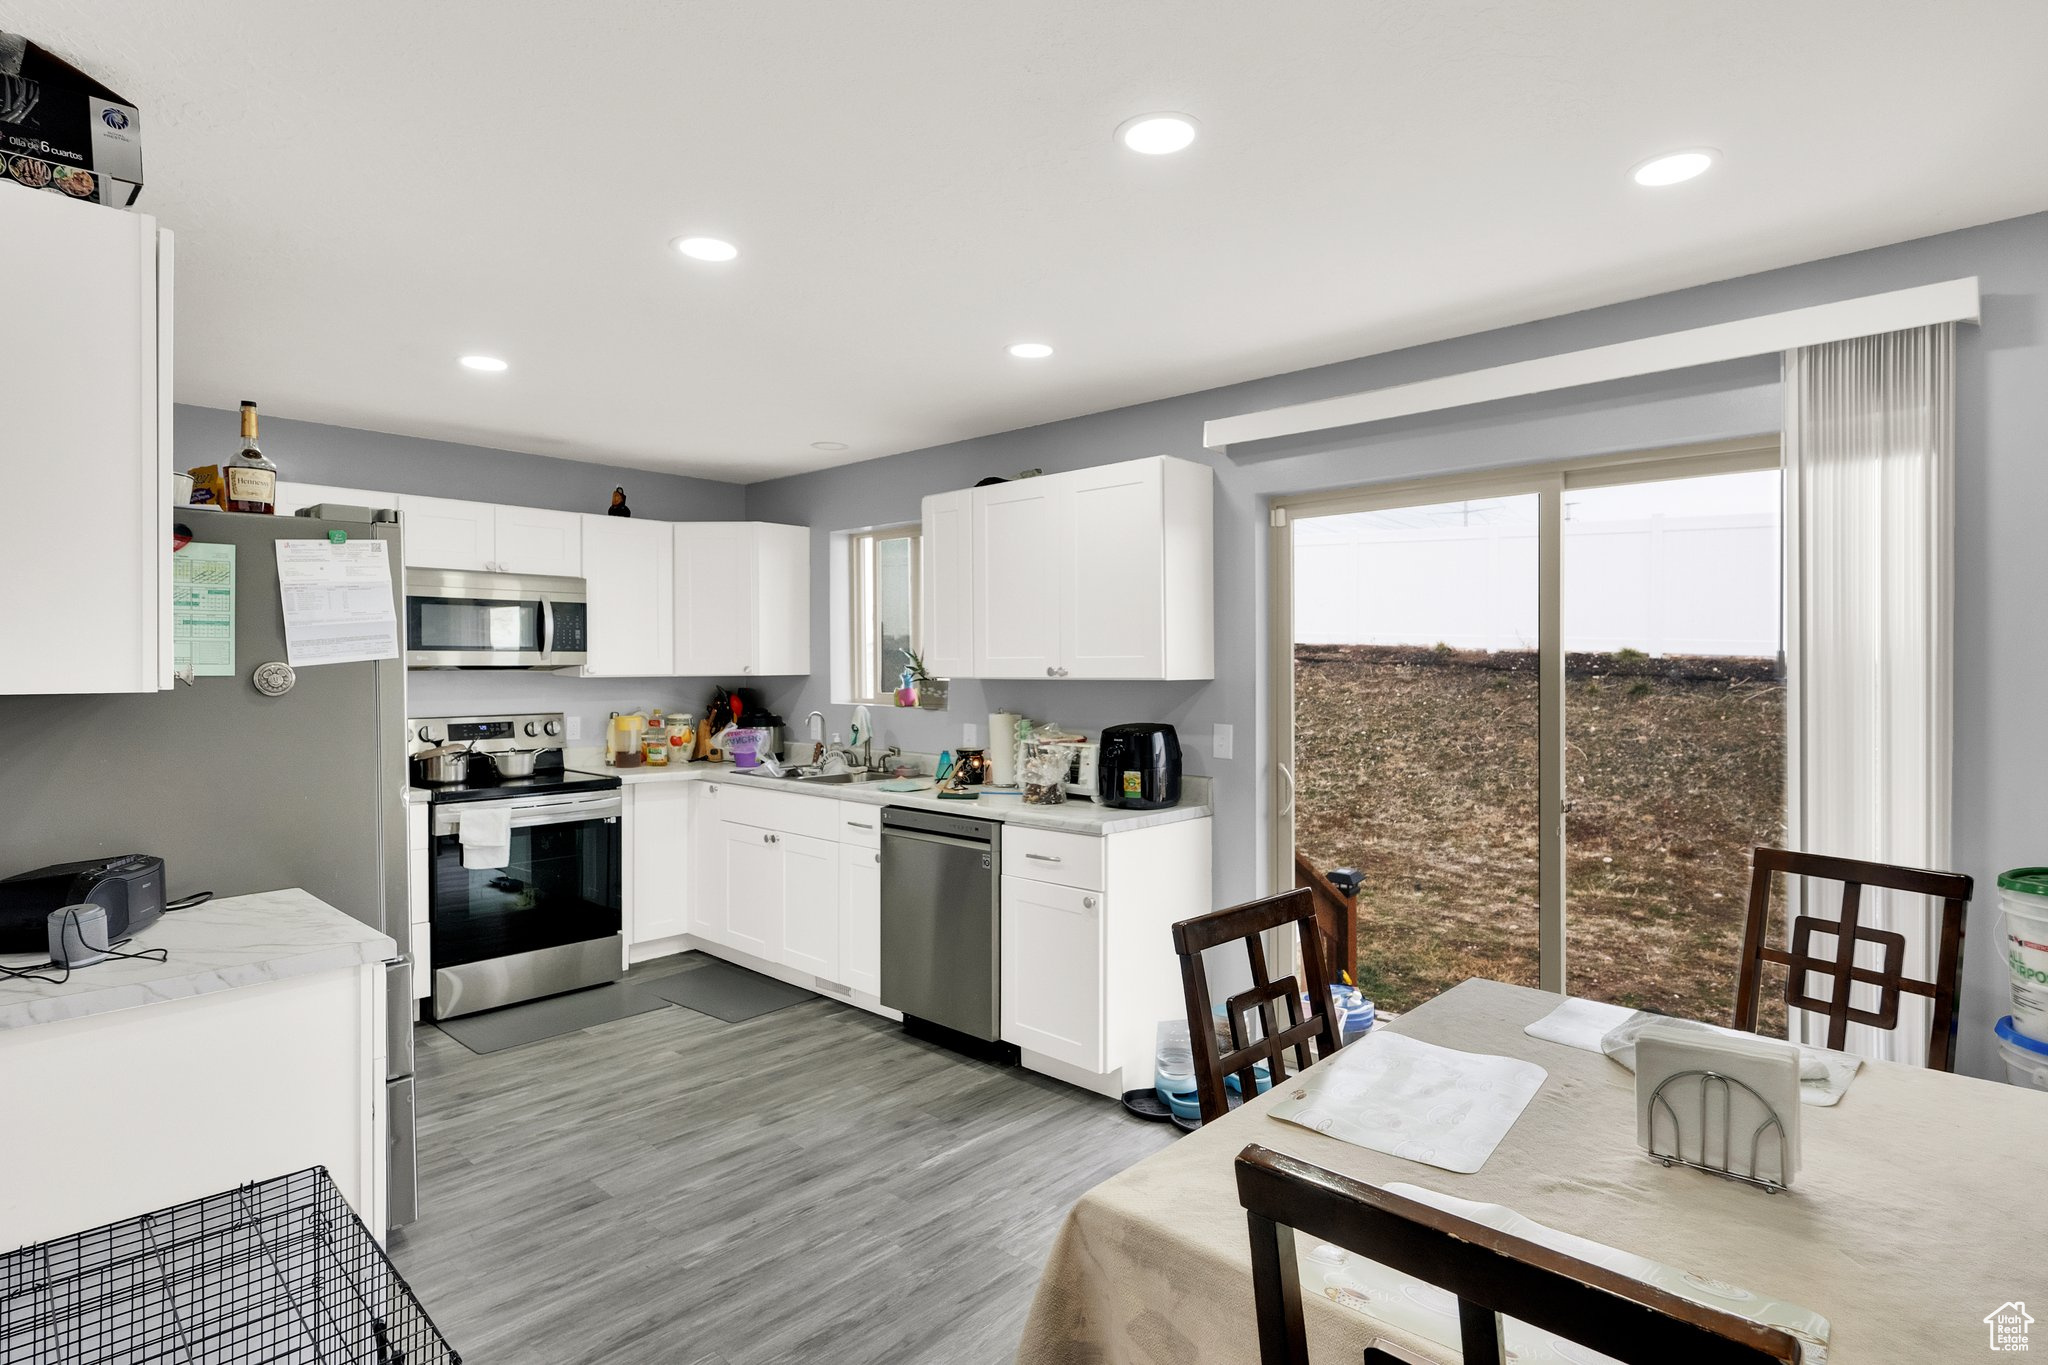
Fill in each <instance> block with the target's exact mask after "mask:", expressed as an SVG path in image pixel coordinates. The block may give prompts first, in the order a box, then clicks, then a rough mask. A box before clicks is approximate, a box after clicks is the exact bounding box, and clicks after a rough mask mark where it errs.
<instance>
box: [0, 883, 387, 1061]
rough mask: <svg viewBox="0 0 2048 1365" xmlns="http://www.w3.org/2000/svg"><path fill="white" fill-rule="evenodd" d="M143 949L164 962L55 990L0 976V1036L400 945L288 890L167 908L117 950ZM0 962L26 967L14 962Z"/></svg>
mask: <svg viewBox="0 0 2048 1365" xmlns="http://www.w3.org/2000/svg"><path fill="white" fill-rule="evenodd" d="M150 948H162V949H164V950H165V952H166V953H167V954H168V957H167V960H165V961H163V962H154V961H150V960H147V959H134V958H113V959H110V960H108V961H105V962H95V963H94V964H93V965H91V966H90V967H80V968H78V969H76V970H75V971H73V972H72V973H71V976H70V979H69V980H67V981H65V982H64V983H63V984H62V985H58V984H55V983H53V982H46V981H20V980H15V979H12V978H7V977H0V1029H5V1028H25V1027H27V1026H28V1025H31V1024H50V1023H55V1022H57V1021H58V1020H60V1019H77V1018H81V1017H83V1016H85V1015H88V1014H106V1013H109V1012H111V1011H114V1010H125V1009H133V1008H135V1007H137V1006H139V1005H152V1004H157V1003H159V1002H161V1001H166V1000H183V999H186V998H188V997H191V996H195V995H207V994H210V993H212V992H214V991H229V990H235V989H237V988H238V987H242V986H255V985H260V984H262V983H263V982H266V981H279V980H282V979H284V978H286V977H292V976H310V975H312V974H314V973H315V972H327V971H335V970H338V969H341V968H344V967H356V966H361V965H363V964H365V963H371V962H383V961H385V960H387V959H389V958H394V957H396V956H398V945H397V944H395V943H393V942H392V941H391V940H390V939H389V938H388V937H386V936H385V935H383V934H381V933H378V932H377V931H376V930H375V929H372V928H370V927H369V926H368V925H366V924H364V923H362V922H361V921H359V920H355V919H351V918H350V917H349V916H347V915H345V914H343V913H342V912H341V911H339V910H337V909H335V908H334V907H333V906H331V905H329V904H327V902H325V901H322V900H317V899H315V898H314V897H313V896H312V895H310V894H308V893H307V892H304V891H300V890H298V889H296V888H293V889H291V890H286V891H264V892H260V893H258V894H256V895H252V896H228V897H225V898H223V899H220V900H213V901H208V902H206V903H205V904H204V905H195V906H193V907H192V908H191V909H190V910H173V911H171V912H170V913H168V914H166V915H165V916H164V917H163V918H162V919H160V920H158V921H157V922H156V923H155V924H152V925H150V926H149V927H148V928H147V929H145V930H143V931H142V932H141V933H139V934H137V935H136V936H135V938H134V939H133V940H132V941H131V942H129V943H128V944H126V945H125V947H124V951H126V952H131V953H132V952H141V951H143V950H146V949H150ZM38 960H40V959H38ZM0 962H4V963H5V964H6V965H8V966H10V967H19V966H23V965H26V961H25V960H24V959H23V958H21V957H19V956H13V957H5V958H0ZM52 974H53V975H58V974H61V973H54V972H53V973H52Z"/></svg>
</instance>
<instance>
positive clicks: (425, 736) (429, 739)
mask: <svg viewBox="0 0 2048 1365" xmlns="http://www.w3.org/2000/svg"><path fill="white" fill-rule="evenodd" d="M433 742H434V727H433V726H431V725H422V726H421V727H420V743H422V744H432V743H433Z"/></svg>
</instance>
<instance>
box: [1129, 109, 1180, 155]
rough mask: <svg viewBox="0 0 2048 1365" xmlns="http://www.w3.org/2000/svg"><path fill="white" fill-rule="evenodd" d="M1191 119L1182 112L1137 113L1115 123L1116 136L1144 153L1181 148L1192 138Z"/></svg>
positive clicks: (1160, 153)
mask: <svg viewBox="0 0 2048 1365" xmlns="http://www.w3.org/2000/svg"><path fill="white" fill-rule="evenodd" d="M1195 128H1196V124H1195V121H1194V120H1193V119H1191V118H1189V117H1188V116H1187V115H1186V114H1140V115H1138V116H1137V117H1136V118H1133V119H1125V120H1124V121H1123V122H1122V123H1120V124H1118V125H1117V130H1116V140H1117V141H1118V142H1121V143H1123V144H1124V146H1126V147H1128V148H1130V149H1131V150H1132V151H1134V152H1142V153H1143V154H1144V155H1146V156H1166V155H1168V154H1170V153H1173V152H1179V151H1185V150H1186V149H1187V147H1188V145H1189V144H1190V143H1192V142H1193V141H1194V140H1195Z"/></svg>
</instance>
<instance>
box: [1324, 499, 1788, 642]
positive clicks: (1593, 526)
mask: <svg viewBox="0 0 2048 1365" xmlns="http://www.w3.org/2000/svg"><path fill="white" fill-rule="evenodd" d="M1778 554H1779V551H1778V520H1777V518H1776V517H1775V516H1771V515H1768V514H1756V513H1738V514H1730V515H1723V516H1700V517H1666V516H1658V517H1645V518H1642V519H1640V520H1634V521H1605V520H1602V521H1567V522H1566V523H1565V527H1564V639H1565V648H1566V649H1568V650H1585V651H1601V652H1611V651H1613V650H1618V649H1639V650H1641V651H1643V652H1644V653H1645V654H1652V655H1661V654H1708V655H1724V656H1737V657H1753V656H1761V657H1770V656H1773V655H1776V654H1777V653H1778V648H1779V639H1780V634H1781V632H1780V620H1781V613H1782V604H1781V602H1780V600H1779V587H1778V583H1779V577H1778V572H1779V566H1778ZM1294 638H1295V640H1296V642H1297V643H1300V644H1354V645H1423V646H1428V645H1436V644H1447V645H1450V646H1451V647H1452V648H1454V649H1484V650H1496V649H1534V648H1536V644H1537V641H1536V528H1535V527H1534V526H1529V525H1504V526H1503V525H1483V526H1451V527H1431V528H1418V529H1407V528H1403V529H1389V528H1383V527H1374V526H1368V525H1363V524H1361V521H1360V520H1359V519H1354V518H1351V517H1322V518H1305V519H1303V520H1302V521H1299V522H1297V523H1296V524H1295V540H1294Z"/></svg>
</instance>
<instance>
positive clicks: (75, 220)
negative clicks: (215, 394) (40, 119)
mask: <svg viewBox="0 0 2048 1365" xmlns="http://www.w3.org/2000/svg"><path fill="white" fill-rule="evenodd" d="M170 248H171V242H170V234H169V233H165V234H162V236H161V238H160V237H159V234H158V233H157V230H156V219H154V218H152V217H150V216H149V215H147V214H140V213H125V212H122V211H121V210H119V209H113V208H108V207H105V206H102V205H99V204H84V203H79V202H78V201H76V200H73V199H70V198H68V197H67V196H64V195H57V194H37V193H34V192H31V191H28V190H24V189H22V188H21V187H20V186H18V185H6V186H0V259H4V260H5V261H7V262H8V263H9V266H10V269H9V270H8V274H7V288H6V294H5V301H4V302H0V393H4V394H5V400H4V402H0V407H4V409H5V410H4V411H0V470H5V471H6V474H7V479H6V484H7V487H8V488H9V489H10V490H11V491H12V492H13V494H14V497H15V503H14V507H13V510H14V512H15V515H12V516H10V517H9V518H8V519H7V532H6V535H5V536H4V537H0V569H5V570H6V572H7V577H8V578H9V579H10V580H12V581H14V582H15V583H16V585H17V587H16V589H15V590H14V591H12V592H9V593H8V594H7V596H6V601H5V605H4V606H0V635H4V636H5V638H6V641H7V644H6V647H5V648H0V693H55V692H154V691H156V690H158V689H159V688H163V687H169V686H171V685H172V683H171V630H170V626H171V616H170V602H169V599H170V575H171V506H170V500H171V489H170V468H171V409H170V404H171V391H170V367H171V331H170V329H171V262H170ZM224 453H227V452H225V451H224V450H223V451H220V452H210V451H209V452H198V453H197V454H195V456H194V458H193V461H192V463H194V464H200V463H205V462H206V459H207V457H210V456H212V455H215V454H224ZM31 490H35V491H34V492H32V491H31ZM193 515H208V514H206V513H194V514H193Z"/></svg>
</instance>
